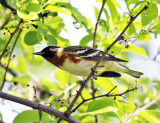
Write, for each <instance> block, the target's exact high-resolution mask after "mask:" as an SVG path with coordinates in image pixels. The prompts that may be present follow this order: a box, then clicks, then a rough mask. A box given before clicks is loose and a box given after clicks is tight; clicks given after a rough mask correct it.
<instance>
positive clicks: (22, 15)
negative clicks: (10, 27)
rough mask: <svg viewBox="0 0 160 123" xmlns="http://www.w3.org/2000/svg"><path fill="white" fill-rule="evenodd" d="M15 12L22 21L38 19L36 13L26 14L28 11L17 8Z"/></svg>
mask: <svg viewBox="0 0 160 123" xmlns="http://www.w3.org/2000/svg"><path fill="white" fill-rule="evenodd" d="M17 14H18V16H19V17H20V18H22V19H23V20H24V21H30V20H36V19H38V15H37V14H28V13H26V12H24V11H19V10H18V9H17Z"/></svg>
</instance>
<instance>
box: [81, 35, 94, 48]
mask: <svg viewBox="0 0 160 123" xmlns="http://www.w3.org/2000/svg"><path fill="white" fill-rule="evenodd" d="M92 40H93V33H92V34H88V35H86V36H85V37H83V38H82V39H81V41H80V46H87V44H88V43H89V42H90V41H92Z"/></svg>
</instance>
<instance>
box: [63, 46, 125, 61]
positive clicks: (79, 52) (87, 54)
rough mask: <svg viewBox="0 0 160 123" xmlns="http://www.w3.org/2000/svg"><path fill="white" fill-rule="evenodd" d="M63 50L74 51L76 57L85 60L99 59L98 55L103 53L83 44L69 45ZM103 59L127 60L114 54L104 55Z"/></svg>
mask: <svg viewBox="0 0 160 123" xmlns="http://www.w3.org/2000/svg"><path fill="white" fill-rule="evenodd" d="M64 51H65V52H70V53H74V54H75V55H76V56H77V57H80V58H83V59H86V60H93V61H97V60H99V58H100V55H102V54H103V53H104V52H103V51H100V50H96V49H93V48H90V47H85V46H70V47H66V48H64ZM103 61H117V62H127V61H125V60H122V59H119V58H116V57H115V56H112V55H106V56H105V57H104V58H103Z"/></svg>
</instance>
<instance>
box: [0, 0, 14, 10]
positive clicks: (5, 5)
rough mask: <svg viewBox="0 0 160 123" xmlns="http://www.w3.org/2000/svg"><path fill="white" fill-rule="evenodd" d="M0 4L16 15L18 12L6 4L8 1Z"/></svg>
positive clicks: (2, 0) (3, 0) (2, 1)
mask: <svg viewBox="0 0 160 123" xmlns="http://www.w3.org/2000/svg"><path fill="white" fill-rule="evenodd" d="M0 3H1V4H2V5H3V6H4V7H6V8H8V9H10V10H11V11H12V12H14V13H15V12H16V9H15V8H13V7H11V6H9V5H8V4H7V2H6V0H1V1H0Z"/></svg>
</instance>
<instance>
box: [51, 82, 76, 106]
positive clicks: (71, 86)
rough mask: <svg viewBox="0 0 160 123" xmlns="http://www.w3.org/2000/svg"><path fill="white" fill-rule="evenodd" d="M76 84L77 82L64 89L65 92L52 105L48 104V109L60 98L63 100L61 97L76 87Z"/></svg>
mask: <svg viewBox="0 0 160 123" xmlns="http://www.w3.org/2000/svg"><path fill="white" fill-rule="evenodd" d="M76 84H77V82H75V83H73V84H72V85H70V86H69V87H67V88H66V89H65V91H64V92H63V93H62V94H61V96H60V97H59V98H58V99H57V100H56V101H55V102H54V103H53V104H52V103H51V104H50V107H52V108H53V107H54V106H55V105H56V104H57V103H58V102H59V101H60V100H61V99H62V98H63V96H64V95H65V94H66V93H67V92H68V91H69V90H71V89H72V88H73V87H74V86H76Z"/></svg>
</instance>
